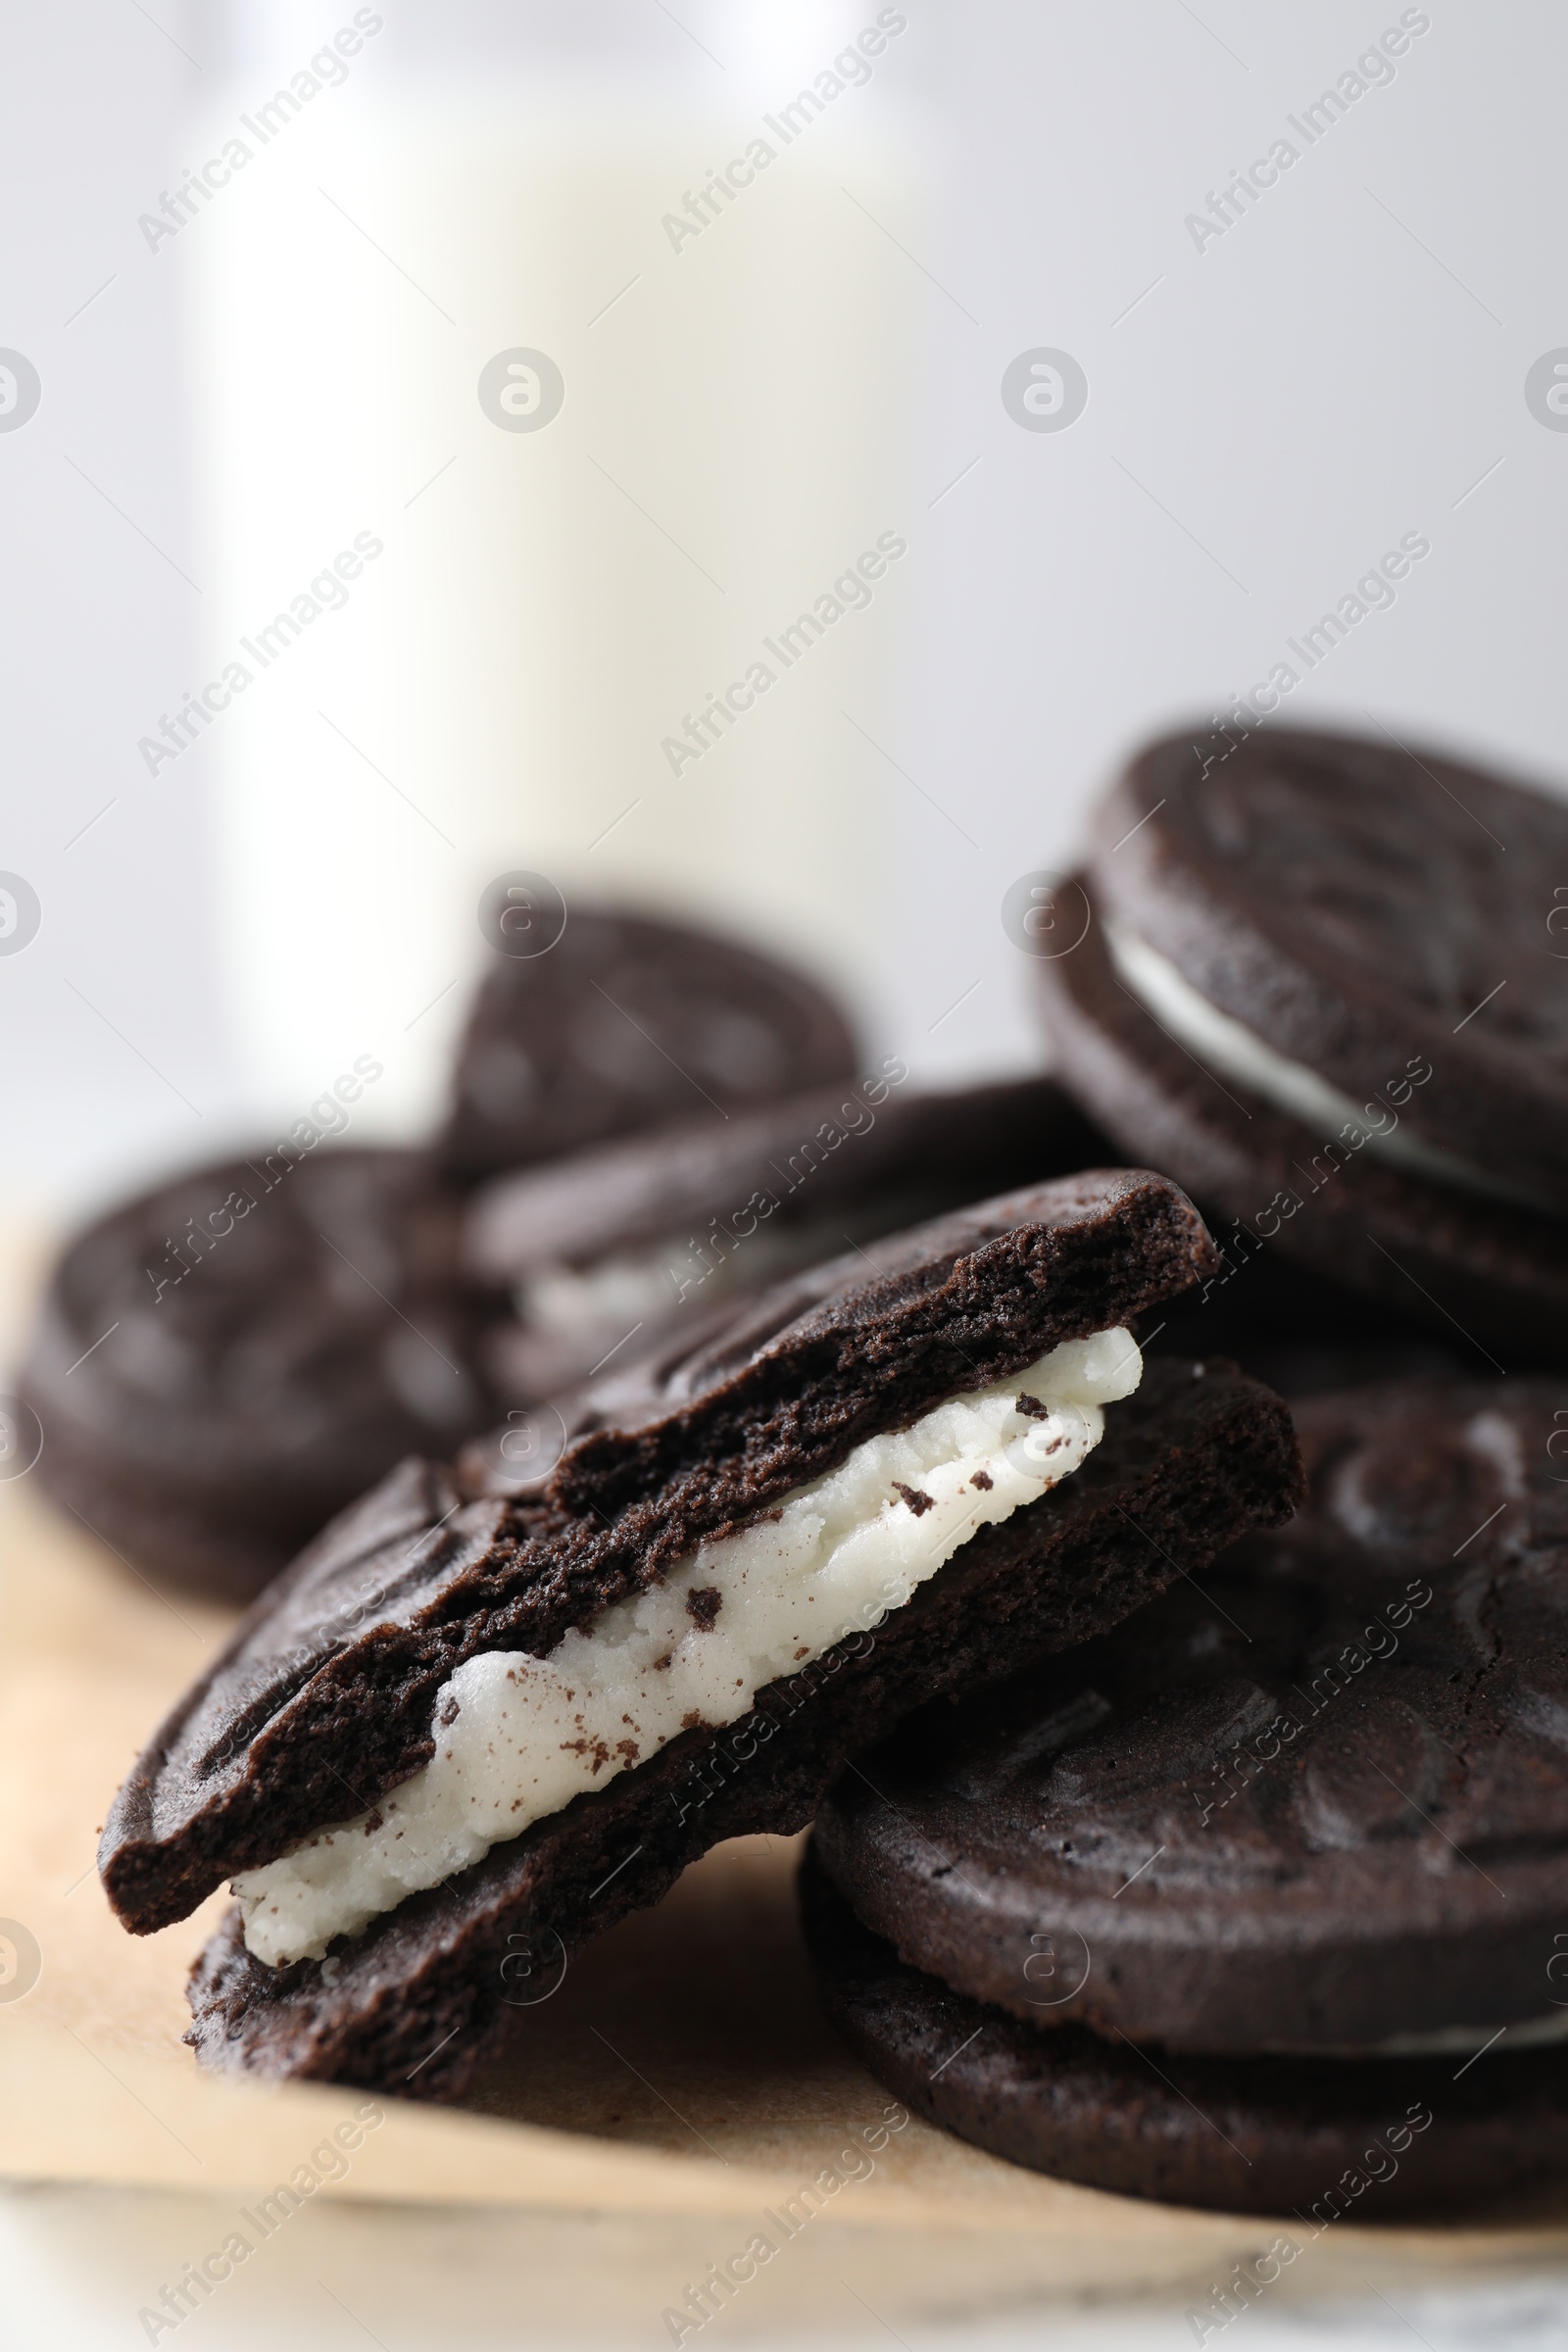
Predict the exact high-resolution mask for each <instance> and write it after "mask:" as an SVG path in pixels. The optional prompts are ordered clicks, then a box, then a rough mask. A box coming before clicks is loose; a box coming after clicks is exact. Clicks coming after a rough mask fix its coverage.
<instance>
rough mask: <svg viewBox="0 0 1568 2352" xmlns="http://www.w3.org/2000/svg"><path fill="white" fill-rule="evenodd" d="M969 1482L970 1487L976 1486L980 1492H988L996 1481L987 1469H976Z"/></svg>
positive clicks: (987, 1493)
mask: <svg viewBox="0 0 1568 2352" xmlns="http://www.w3.org/2000/svg"><path fill="white" fill-rule="evenodd" d="M969 1484H970V1486H971V1487H978V1488H979V1489H980V1492H981V1494H982V1495H989V1494H990V1492H991V1490H992V1488H993V1487H994V1486H995V1484H996V1481H995V1479H994V1478H993V1477H992V1475H991V1473H990V1471H989V1470H977V1471H976V1472H975V1474H974V1476H973V1478H971V1479H970V1481H969Z"/></svg>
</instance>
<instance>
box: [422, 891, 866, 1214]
mask: <svg viewBox="0 0 1568 2352" xmlns="http://www.w3.org/2000/svg"><path fill="white" fill-rule="evenodd" d="M855 1063H856V1047H855V1040H854V1037H853V1036H852V1034H851V1031H850V1027H849V1023H848V1021H847V1020H846V1018H845V1015H844V1013H843V1011H842V1010H841V1008H840V1007H839V1005H837V1004H835V1003H834V1001H833V999H832V998H831V997H830V996H829V995H828V994H827V992H826V991H825V990H824V989H822V988H820V987H819V986H818V985H817V984H816V982H815V981H813V980H809V979H808V978H807V976H806V974H805V973H804V972H801V971H798V970H796V969H795V968H794V967H793V966H791V965H789V964H786V963H783V962H780V961H779V960H778V959H776V958H775V957H773V956H763V955H760V954H759V953H758V952H757V950H756V949H754V948H748V947H742V946H741V945H740V943H739V942H738V941H735V940H730V939H721V938H718V937H716V936H715V935H714V934H713V933H711V932H709V931H702V930H698V929H696V928H694V927H693V926H691V925H688V924H683V923H669V922H660V921H657V920H656V919H655V918H654V917H653V916H651V915H641V914H625V913H618V912H613V911H612V910H610V909H608V908H600V907H577V906H573V907H571V908H570V910H569V911H568V912H567V915H566V920H565V928H564V931H562V932H561V934H560V936H559V937H558V938H557V940H556V942H555V944H554V946H552V947H551V948H549V949H548V950H547V951H546V952H545V953H544V954H542V955H538V956H506V955H502V954H500V953H499V952H496V953H494V954H493V956H492V960H491V963H490V966H489V969H488V972H487V974H486V977H485V980H484V983H483V985H482V987H481V989H480V991H479V995H478V998H477V1000H476V1002H475V1004H474V1007H473V1011H472V1013H471V1015H470V1016H469V1020H468V1025H467V1028H466V1032H465V1035H464V1039H463V1043H462V1046H461V1048H460V1050H459V1054H458V1066H457V1072H456V1077H455V1080H454V1086H453V1100H452V1109H451V1114H450V1117H449V1119H448V1121H447V1125H446V1129H445V1133H444V1135H443V1137H442V1139H441V1143H440V1155H441V1158H442V1161H443V1164H444V1165H445V1166H446V1167H448V1168H449V1169H451V1170H452V1171H453V1172H454V1173H456V1174H458V1175H461V1176H465V1177H475V1176H484V1175H489V1174H492V1173H494V1172H495V1171H497V1170H499V1169H503V1168H519V1167H527V1166H531V1165H532V1164H534V1163H535V1162H536V1161H539V1160H545V1159H554V1158H556V1157H557V1156H559V1155H560V1154H562V1153H564V1152H581V1151H585V1150H587V1149H588V1147H589V1146H590V1145H594V1144H600V1143H606V1142H609V1141H610V1140H611V1139H612V1138H613V1137H616V1136H621V1135H627V1134H630V1133H632V1132H634V1131H635V1130H637V1129H639V1128H644V1127H654V1126H657V1125H659V1124H661V1123H662V1121H664V1120H666V1119H688V1118H693V1117H696V1116H698V1115H707V1116H710V1117H711V1118H712V1121H713V1124H714V1126H715V1127H718V1126H721V1125H722V1124H723V1120H724V1118H725V1116H727V1115H728V1114H729V1113H731V1112H733V1111H736V1110H751V1109H753V1108H755V1107H756V1106H757V1105H758V1104H759V1103H769V1102H772V1101H773V1100H774V1099H775V1098H776V1097H778V1096H780V1095H793V1094H800V1093H803V1092H804V1091H806V1090H807V1089H808V1088H810V1087H814V1086H824V1085H828V1084H830V1083H832V1082H833V1081H835V1080H839V1079H849V1078H850V1077H852V1076H853V1075H854V1071H855Z"/></svg>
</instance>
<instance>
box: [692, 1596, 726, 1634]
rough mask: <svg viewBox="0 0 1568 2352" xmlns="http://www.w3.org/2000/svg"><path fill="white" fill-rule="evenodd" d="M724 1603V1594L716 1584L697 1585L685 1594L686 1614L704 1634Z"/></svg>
mask: <svg viewBox="0 0 1568 2352" xmlns="http://www.w3.org/2000/svg"><path fill="white" fill-rule="evenodd" d="M723 1605H724V1596H723V1594H722V1593H720V1591H719V1589H718V1587H717V1586H716V1585H698V1586H696V1587H695V1588H694V1590H693V1591H692V1592H690V1593H687V1595H686V1614H687V1616H688V1617H690V1618H693V1619H694V1620H695V1621H696V1623H697V1624H698V1625H700V1626H701V1627H702V1630H703V1632H704V1633H705V1634H706V1633H707V1632H708V1631H709V1629H710V1627H711V1625H712V1622H713V1620H714V1618H715V1617H716V1616H717V1615H718V1612H719V1610H720V1609H721V1608H722V1607H723Z"/></svg>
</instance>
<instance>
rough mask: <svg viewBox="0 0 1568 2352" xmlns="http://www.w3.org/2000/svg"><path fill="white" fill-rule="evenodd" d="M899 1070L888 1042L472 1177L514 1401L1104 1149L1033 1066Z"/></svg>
mask: <svg viewBox="0 0 1568 2352" xmlns="http://www.w3.org/2000/svg"><path fill="white" fill-rule="evenodd" d="M907 1080H908V1072H907V1069H906V1067H905V1065H904V1063H903V1062H901V1061H898V1060H897V1059H894V1058H892V1057H889V1058H888V1059H886V1060H884V1061H883V1062H882V1063H880V1064H879V1065H878V1067H877V1068H876V1069H875V1070H874V1071H871V1072H869V1073H868V1074H866V1075H864V1076H862V1077H860V1078H858V1079H857V1080H855V1081H854V1083H853V1084H852V1085H849V1086H836V1087H828V1088H820V1089H818V1090H816V1091H815V1092H814V1093H811V1094H808V1095H792V1096H790V1097H789V1098H788V1099H787V1100H786V1101H784V1102H781V1103H774V1104H771V1105H769V1106H768V1107H767V1108H766V1109H764V1110H754V1111H750V1112H747V1113H745V1114H741V1113H738V1112H737V1113H736V1114H735V1115H734V1116H732V1117H731V1118H729V1119H727V1120H725V1121H723V1122H722V1123H720V1122H719V1121H718V1120H716V1119H714V1118H713V1117H712V1115H711V1113H709V1114H708V1115H706V1116H705V1117H704V1118H702V1119H699V1120H694V1121H683V1122H681V1124H680V1125H679V1126H675V1127H666V1128H662V1129H657V1130H656V1131H655V1132H654V1133H652V1134H651V1135H648V1136H641V1137H638V1138H636V1139H635V1140H634V1141H631V1142H628V1143H617V1144H607V1145H603V1146H601V1147H600V1148H599V1149H598V1150H597V1151H595V1152H579V1153H577V1154H575V1155H574V1156H573V1157H572V1158H570V1159H565V1160H558V1161H555V1162H553V1163H552V1164H551V1165H550V1166H549V1167H545V1168H537V1169H527V1170H524V1171H522V1172H521V1173H519V1174H516V1175H510V1176H502V1177H498V1178H496V1179H495V1180H494V1181H493V1182H492V1183H490V1184H488V1185H485V1186H482V1187H481V1188H480V1189H479V1191H478V1192H477V1193H476V1194H475V1196H474V1198H473V1201H472V1202H471V1204H470V1206H469V1208H468V1211H467V1213H466V1218H465V1221H464V1237H465V1238H464V1258H465V1262H466V1265H467V1266H468V1268H469V1269H470V1270H471V1272H472V1273H473V1276H474V1278H475V1280H476V1282H477V1283H479V1284H481V1285H486V1286H489V1287H491V1288H495V1287H498V1286H500V1285H503V1284H505V1285H507V1286H508V1287H509V1288H510V1289H511V1291H512V1294H513V1296H514V1299H515V1303H516V1310H517V1311H516V1319H515V1321H511V1322H508V1323H507V1324H504V1325H502V1326H500V1327H498V1329H497V1331H496V1332H495V1334H494V1335H493V1337H492V1340H491V1342H490V1361H491V1364H492V1370H493V1376H494V1380H495V1385H496V1386H497V1388H498V1389H500V1390H501V1391H502V1392H504V1394H505V1395H506V1397H508V1399H509V1400H511V1401H514V1402H516V1401H521V1402H524V1403H526V1402H527V1401H529V1400H531V1399H535V1398H539V1397H551V1396H554V1395H556V1394H558V1393H559V1392H560V1391H561V1390H563V1389H566V1388H574V1387H575V1386H576V1385H577V1384H578V1383H579V1382H580V1381H582V1380H584V1379H585V1378H587V1377H588V1376H589V1375H590V1374H591V1373H592V1372H593V1371H594V1370H595V1369H596V1367H597V1366H598V1365H599V1363H600V1361H601V1360H602V1359H603V1358H605V1357H607V1356H609V1355H610V1354H612V1352H613V1350H615V1349H617V1348H621V1347H624V1346H625V1345H626V1344H627V1342H628V1341H629V1340H630V1339H631V1338H632V1337H633V1336H634V1335H636V1336H639V1337H640V1336H641V1335H644V1334H647V1333H651V1332H653V1331H655V1330H657V1329H658V1327H659V1325H660V1324H662V1323H663V1322H666V1321H668V1320H669V1319H670V1318H671V1317H673V1316H676V1315H681V1316H683V1317H684V1318H685V1319H686V1320H687V1321H690V1320H691V1319H692V1318H693V1317H694V1315H695V1314H696V1313H697V1312H698V1311H699V1310H701V1309H703V1308H706V1307H708V1306H711V1305H712V1304H713V1303H714V1302H715V1301H716V1300H718V1299H721V1298H724V1297H726V1296H729V1295H731V1294H733V1293H735V1292H737V1291H744V1290H752V1289H757V1288H760V1286H761V1285H762V1284H763V1283H766V1282H771V1281H774V1280H777V1279H778V1278H779V1277H781V1276H782V1275H783V1274H785V1273H790V1272H793V1271H795V1270H796V1269H797V1268H799V1267H802V1266H808V1265H811V1264H813V1263H816V1262H818V1261H819V1260H821V1259H823V1258H828V1257H837V1256H839V1255H840V1254H841V1252H842V1251H843V1250H846V1249H856V1248H860V1249H863V1248H865V1247H866V1246H867V1245H868V1244H870V1243H874V1242H875V1241H876V1240H877V1239H878V1237H879V1236H881V1235H882V1234H886V1233H893V1232H896V1231H898V1230H900V1229H901V1228H903V1227H905V1226H907V1225H912V1224H915V1223H917V1222H919V1221H920V1220H922V1219H924V1218H926V1217H931V1216H936V1215H939V1214H941V1213H942V1212H943V1211H945V1210H947V1209H950V1208H956V1207H958V1206H959V1205H961V1204H962V1203H963V1202H965V1201H977V1200H988V1199H990V1198H991V1197H992V1196H993V1195H994V1194H997V1193H1001V1192H1010V1191H1012V1190H1014V1189H1015V1188H1016V1187H1017V1186H1019V1185H1022V1184H1028V1183H1038V1182H1041V1181H1043V1180H1044V1179H1045V1178H1046V1177H1049V1176H1058V1175H1063V1174H1065V1173H1067V1172H1068V1171H1070V1170H1071V1169H1074V1168H1082V1167H1091V1166H1099V1165H1103V1162H1104V1161H1105V1159H1106V1158H1107V1157H1108V1156H1110V1154H1109V1153H1108V1152H1107V1149H1106V1145H1105V1140H1104V1138H1103V1136H1102V1135H1100V1134H1099V1133H1098V1131H1097V1130H1096V1129H1095V1128H1093V1127H1091V1126H1090V1124H1089V1122H1088V1120H1087V1119H1085V1118H1084V1117H1083V1116H1082V1115H1081V1113H1080V1112H1079V1111H1077V1110H1076V1109H1075V1108H1074V1107H1073V1105H1072V1103H1070V1102H1069V1100H1068V1099H1067V1097H1066V1096H1065V1095H1064V1094H1063V1093H1062V1092H1061V1090H1060V1089H1059V1087H1057V1086H1055V1085H1054V1083H1053V1082H1052V1080H1050V1079H1049V1078H1025V1079H1018V1080H1014V1081H1011V1082H1007V1083H1004V1084H999V1085H994V1086H982V1087H971V1088H968V1089H966V1090H965V1091H963V1092H962V1093H955V1094H917V1093H915V1092H913V1091H912V1090H911V1089H910V1088H909V1087H908V1084H907Z"/></svg>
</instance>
